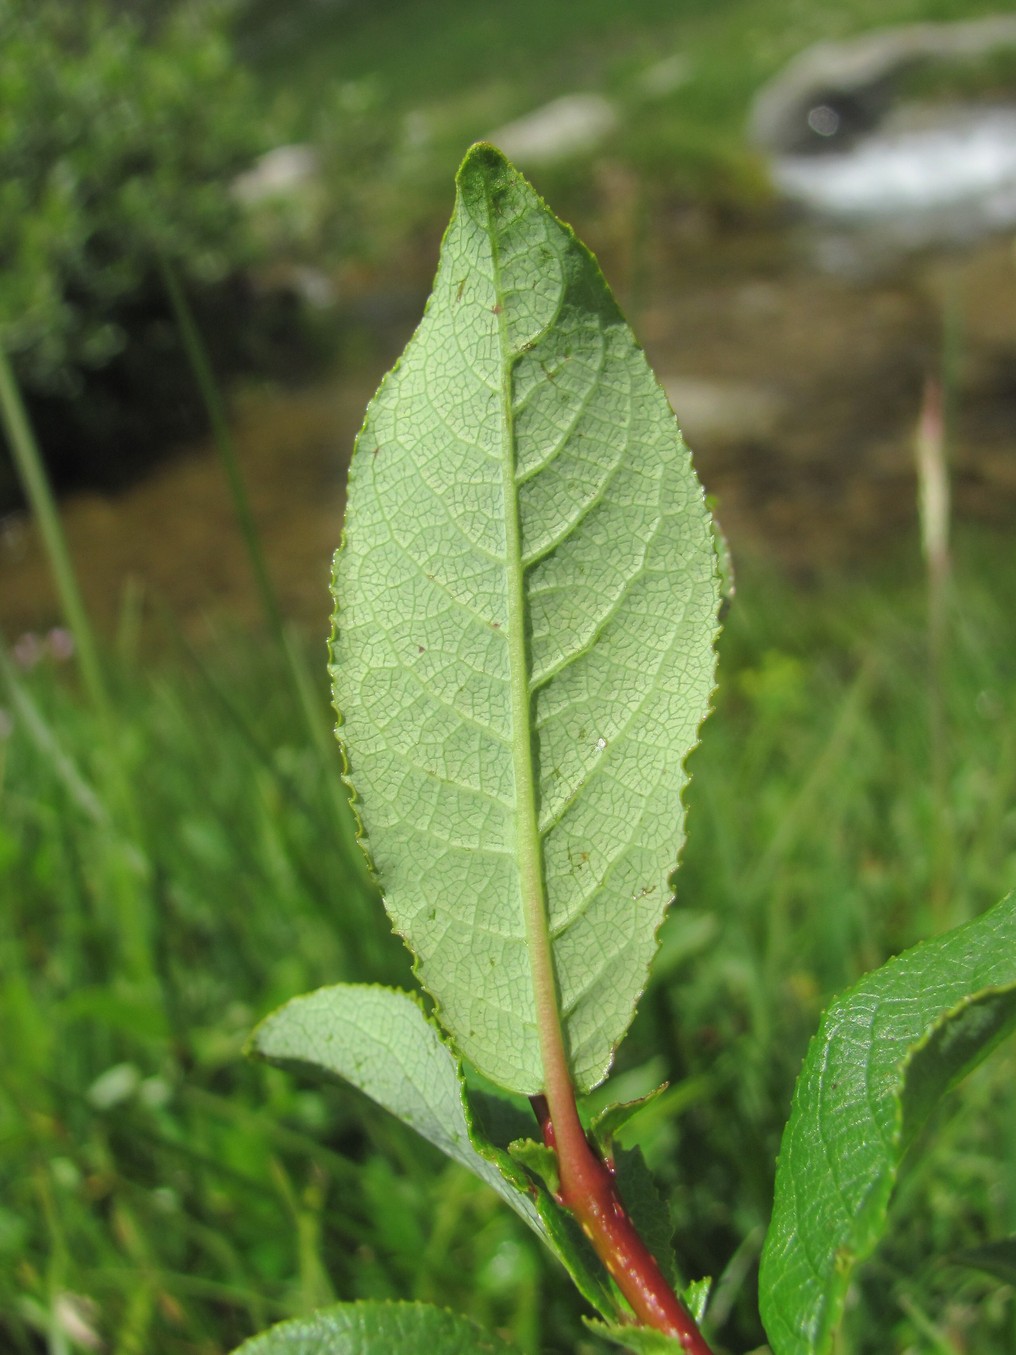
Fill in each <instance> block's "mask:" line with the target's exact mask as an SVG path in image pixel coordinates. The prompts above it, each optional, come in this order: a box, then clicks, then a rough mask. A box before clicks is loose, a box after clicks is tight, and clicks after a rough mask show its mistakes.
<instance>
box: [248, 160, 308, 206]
mask: <svg viewBox="0 0 1016 1355" xmlns="http://www.w3.org/2000/svg"><path fill="white" fill-rule="evenodd" d="M319 168H320V165H319V163H318V156H317V152H316V151H315V150H314V148H313V146H303V145H292V146H276V147H275V149H274V150H270V151H266V152H265V154H264V155H262V156H261V157H260V158H259V159H258V160H256V161H255V163H254V164H253V166H252V167H251V168H250V169H248V170H246V171H245V172H244V173H243V174H240V175H238V177H237V178H235V179H234V180H233V196H234V197H235V198H237V199H238V200H239V201H240V202H242V203H244V205H245V206H247V207H253V206H255V205H256V204H257V203H259V202H265V201H266V200H267V199H270V198H285V197H291V196H292V195H293V194H295V193H299V192H300V191H301V190H302V189H304V188H306V187H307V186H308V185H309V184H313V183H314V182H315V181H316V179H317V176H318V170H319Z"/></svg>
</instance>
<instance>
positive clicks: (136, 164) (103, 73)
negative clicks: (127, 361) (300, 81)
mask: <svg viewBox="0 0 1016 1355" xmlns="http://www.w3.org/2000/svg"><path fill="white" fill-rule="evenodd" d="M144 12H145V11H144V7H142V8H141V10H140V17H139V11H138V10H137V9H133V8H132V9H131V10H130V11H121V10H118V9H115V8H113V7H111V6H110V5H109V4H108V3H103V2H101V0H84V3H80V4H75V5H73V6H70V5H65V4H60V3H45V0H44V2H43V3H41V4H36V5H29V4H27V3H24V0H0V259H2V260H3V268H2V270H0V341H2V342H3V343H4V345H5V347H6V348H7V350H8V352H9V353H10V354H11V355H12V358H13V360H14V363H15V366H16V369H17V371H18V375H19V377H20V379H21V381H22V382H23V383H24V384H25V386H26V387H27V388H28V389H29V390H30V391H33V392H36V393H41V394H45V395H50V396H53V395H55V396H62V397H74V396H75V395H77V394H79V393H80V392H81V390H82V389H83V387H84V384H85V380H86V377H87V375H88V373H89V372H91V371H95V370H97V369H101V368H103V367H105V366H107V365H108V364H109V363H110V362H111V361H113V360H114V359H115V358H116V357H117V356H118V355H119V354H120V353H121V352H122V351H123V349H124V348H125V346H126V344H127V342H128V339H129V332H128V331H129V327H130V319H129V315H130V313H131V312H132V310H134V311H136V310H138V309H140V308H143V307H144V305H145V304H146V303H147V302H150V300H151V298H152V296H153V295H155V294H156V288H157V287H158V267H159V260H160V259H162V260H165V261H166V262H168V263H169V264H170V265H171V266H172V267H173V268H174V270H176V272H177V273H178V275H179V276H181V277H182V278H183V279H184V280H185V281H193V282H199V283H202V284H207V283H211V282H217V281H221V280H222V279H224V278H225V277H227V276H228V275H229V274H230V273H231V272H233V271H234V270H236V269H237V268H238V266H239V265H241V264H242V263H244V262H245V261H246V260H247V259H248V257H249V251H250V248H251V247H250V244H249V242H248V240H247V238H246V236H245V231H244V228H243V221H242V218H241V214H240V210H239V207H238V205H237V204H236V203H235V202H234V201H233V200H232V198H231V196H230V192H229V183H230V180H231V178H232V177H233V176H234V175H235V174H236V173H237V172H238V171H239V170H240V169H242V168H243V167H244V166H245V165H247V164H249V162H250V161H251V159H252V158H253V157H254V156H255V155H256V154H257V152H258V151H260V150H263V149H264V137H265V133H266V128H265V122H264V119H263V117H262V116H261V115H260V110H259V108H258V105H257V102H256V99H255V95H254V90H253V86H252V84H251V82H250V80H249V79H248V78H247V76H246V74H245V73H244V72H243V71H242V70H241V69H240V68H239V67H238V66H237V65H236V63H235V62H234V60H233V57H232V51H231V45H230V42H229V36H228V28H227V18H228V12H227V10H226V9H225V8H224V7H223V6H222V5H219V4H208V3H204V4H201V5H200V6H194V5H187V4H185V5H179V6H175V7H167V12H166V13H165V14H164V16H163V17H162V18H161V19H160V20H158V21H156V20H153V19H151V18H149V19H148V21H147V22H146V21H145V18H144V17H143V16H144Z"/></svg>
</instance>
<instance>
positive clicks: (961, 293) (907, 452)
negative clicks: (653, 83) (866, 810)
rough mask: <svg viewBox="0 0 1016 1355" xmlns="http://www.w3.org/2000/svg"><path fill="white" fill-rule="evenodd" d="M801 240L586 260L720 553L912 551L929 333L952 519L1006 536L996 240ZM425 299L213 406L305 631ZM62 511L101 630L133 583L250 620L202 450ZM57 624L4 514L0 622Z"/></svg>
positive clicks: (38, 571) (1009, 496)
mask: <svg viewBox="0 0 1016 1355" xmlns="http://www.w3.org/2000/svg"><path fill="white" fill-rule="evenodd" d="M593 243H594V246H595V245H596V244H597V243H598V242H596V241H594V242H593ZM807 249H808V245H807V241H802V239H801V238H799V237H797V236H795V235H794V234H793V233H791V232H788V231H787V230H785V229H781V230H779V231H777V230H769V229H761V230H760V229H758V228H755V229H752V230H750V231H728V232H727V234H726V238H720V239H717V238H716V235H715V233H714V232H707V231H705V230H700V229H698V228H697V226H696V224H695V223H694V222H691V223H689V222H688V221H675V222H674V223H672V228H671V229H669V230H667V229H664V230H662V231H661V232H659V234H658V235H657V238H656V240H655V244H654V245H653V248H652V252H651V257H649V258H643V259H641V260H640V261H639V273H640V276H644V277H650V278H652V279H653V284H652V286H651V287H649V288H644V289H643V290H642V293H641V295H639V296H636V295H633V294H632V293H633V290H634V289H632V288H627V287H626V282H625V277H626V272H627V269H626V261H625V258H624V254H623V251H618V250H614V249H612V246H611V243H610V242H609V241H607V242H603V245H602V258H603V262H604V267H605V271H606V272H607V275H608V276H609V277H613V278H614V279H615V280H617V279H620V284H619V286H618V292H619V299H620V301H621V303H622V305H623V306H625V307H626V309H628V311H629V314H630V315H631V317H632V319H633V323H634V324H635V327H636V329H637V331H638V333H639V335H640V337H641V338H642V340H643V342H644V343H645V346H646V350H647V353H648V356H649V359H650V361H651V362H652V364H653V366H654V368H655V369H656V371H657V373H658V374H659V376H660V378H661V380H662V381H663V383H664V385H665V386H666V387H667V389H668V392H669V393H670V394H671V396H672V402H673V403H674V404H675V407H676V409H677V413H678V417H679V419H680V420H681V421H682V423H683V427H684V430H685V433H686V436H687V438H688V441H689V442H690V443H691V445H692V446H693V448H694V450H695V454H696V460H697V464H698V467H699V471H700V474H701V475H702V478H703V480H704V482H705V484H706V488H707V490H708V492H709V493H710V494H711V495H713V496H715V498H716V499H717V501H718V506H719V514H720V517H721V520H722V522H723V525H724V528H725V530H726V533H727V535H728V537H729V538H730V540H731V541H732V542H733V543H734V549H735V556H736V555H737V554H738V553H743V554H765V555H768V556H770V557H773V558H775V559H777V560H778V561H779V562H781V563H782V564H784V565H786V566H787V567H788V568H790V569H792V570H793V571H795V572H797V573H800V574H802V575H804V576H807V575H808V574H809V573H813V572H824V571H827V570H829V569H844V570H846V569H850V568H851V567H853V566H854V565H856V564H857V563H858V562H859V561H862V560H866V559H870V558H871V557H872V556H875V555H878V554H879V553H880V552H884V551H886V550H887V548H889V547H893V546H895V544H896V543H898V541H899V538H900V537H901V535H910V536H913V539H914V542H915V549H916V541H917V536H916V517H917V508H916V486H915V473H914V469H913V443H914V429H915V425H916V421H917V417H918V412H919V408H920V403H921V395H922V389H923V386H924V383H925V380H926V378H927V377H929V376H932V375H935V374H937V373H938V372H939V371H940V370H941V367H942V354H943V333H944V330H948V332H949V333H950V334H952V335H953V336H954V338H955V351H956V353H957V361H956V364H955V368H954V375H953V377H952V378H950V387H949V405H950V407H951V409H952V411H953V419H952V428H951V432H950V449H949V453H950V460H951V465H952V476H953V498H954V511H955V516H956V518H957V519H960V520H963V521H966V522H973V523H981V524H984V525H985V526H986V527H993V528H1002V529H1003V530H1006V529H1011V528H1012V527H1013V526H1014V525H1016V255H1014V252H1013V247H1012V243H1011V241H1008V240H996V241H994V242H992V243H988V244H986V245H983V246H981V247H980V248H979V249H977V250H976V251H974V252H970V253H965V254H955V255H952V256H947V257H938V258H935V259H926V260H924V261H922V262H918V263H913V262H911V263H908V264H907V265H906V266H903V265H898V266H894V267H892V268H891V269H883V270H882V271H881V272H880V273H878V274H875V273H872V274H871V275H869V276H868V277H866V278H859V277H857V276H852V277H850V278H844V277H835V276H831V275H829V274H823V273H821V272H818V271H817V270H816V269H814V268H812V267H811V266H810V265H809V263H808V254H807ZM425 293H426V286H425V285H424V284H423V283H421V285H420V289H419V296H418V304H413V298H412V297H410V298H409V300H408V303H407V301H406V299H405V298H402V299H400V304H399V307H398V308H397V309H398V311H399V316H398V318H397V319H396V322H395V324H394V325H391V324H389V330H390V336H389V339H388V340H387V341H385V342H384V343H382V344H381V346H380V349H381V351H378V350H377V349H375V352H376V353H377V356H376V359H374V360H372V361H370V362H365V363H364V364H363V366H362V367H361V368H360V369H358V370H357V371H356V372H355V373H352V374H351V373H350V372H349V371H348V370H347V371H345V372H336V373H333V374H331V375H328V376H326V377H325V378H324V379H321V380H319V381H317V382H315V384H314V385H313V386H312V387H309V388H304V389H298V390H293V389H282V388H273V387H269V386H261V387H257V388H248V389H246V390H243V391H240V392H236V393H234V396H233V399H232V423H233V435H234V437H235V440H236V445H237V448H238V453H239V455H240V458H241V461H242V466H243V470H244V474H245V476H246V479H247V483H248V487H249V493H250V498H251V503H252V507H253V511H254V515H255V518H256V521H257V524H258V528H259V531H260V533H261V535H262V540H263V545H264V549H265V552H266V555H267V558H268V562H269V567H270V569H271V572H272V575H273V578H274V579H275V581H276V584H277V587H278V590H279V594H280V600H281V605H282V608H283V611H284V613H285V614H286V615H287V616H289V617H291V618H293V619H294V620H295V621H296V622H298V623H299V624H301V625H304V626H306V627H309V628H311V629H312V630H315V631H318V632H320V634H321V635H322V636H323V635H324V634H326V632H327V627H328V613H329V602H328V596H327V579H328V571H329V564H330V557H331V553H332V551H333V549H334V547H335V545H336V544H337V542H338V539H339V532H340V527H341V516H342V506H343V480H344V473H345V467H346V464H347V461H348V457H349V454H350V451H351V448H352V443H353V439H354V437H355V434H356V431H357V429H358V427H359V424H360V422H361V420H362V417H363V409H364V406H365V404H366V402H367V400H368V399H369V397H370V395H371V394H372V393H373V390H374V389H375V387H376V385H377V382H378V380H379V379H380V377H381V375H382V373H383V371H384V370H385V369H386V367H387V366H388V365H390V362H391V360H392V359H393V358H394V356H395V353H396V352H397V351H398V348H399V347H401V345H402V343H404V342H405V340H406V339H407V338H408V336H409V334H410V332H411V330H412V327H413V325H414V323H415V318H416V315H418V313H419V308H420V307H421V306H422V302H423V299H424V296H425ZM626 293H627V294H626ZM383 300H384V299H383V298H381V303H382V309H383ZM389 320H390V316H389ZM389 349H390V351H388V350H389ZM63 517H64V524H65V527H66V531H67V534H68V537H69V541H70V547H71V551H72V553H73V558H74V560H75V563H76V566H77V568H78V571H79V574H80V578H81V583H82V587H83V590H84V593H85V596H86V601H87V603H88V605H89V607H90V609H91V611H92V613H93V615H94V617H95V618H96V620H97V622H98V623H99V625H100V626H101V628H102V629H103V630H104V631H105V632H106V633H107V634H112V633H113V632H114V631H115V628H116V625H117V622H118V618H120V617H121V616H122V614H123V612H124V608H125V607H132V606H137V605H138V603H139V600H140V605H141V608H142V612H143V613H144V614H145V615H146V616H149V617H151V618H153V620H154V619H156V618H157V617H159V616H160V615H164V614H165V613H166V612H169V613H170V614H172V616H173V617H174V618H175V624H176V625H178V626H179V627H180V628H181V629H182V631H183V632H184V633H185V634H186V635H187V636H188V637H189V638H191V639H193V640H197V641H199V642H200V641H201V640H202V639H203V638H206V637H208V636H209V635H211V634H213V633H215V631H216V630H217V628H219V627H220V626H221V625H223V624H227V623H229V624H233V623H235V624H238V625H240V626H244V627H246V626H248V625H253V624H256V622H257V621H258V619H259V610H258V605H257V601H256V595H255V591H254V588H253V586H252V582H251V571H250V568H249V565H248V563H247V560H246V557H245V554H244V550H243V546H242V541H241V537H240V534H239V532H238V530H237V528H236V525H235V520H234V514H233V509H232V505H231V502H230V499H229V495H228V493H227V490H226V486H225V480H224V476H223V473H222V470H221V467H220V464H219V462H218V460H217V457H216V455H215V452H214V449H213V447H212V445H211V444H210V443H208V444H205V443H202V444H199V445H196V446H193V447H190V448H188V449H186V450H185V451H183V452H181V454H180V455H179V456H178V457H176V458H175V459H174V460H173V461H172V462H170V463H167V464H163V465H161V466H160V467H158V468H157V469H156V470H155V471H154V472H153V473H152V474H151V475H150V476H149V477H148V478H147V479H145V480H144V481H143V482H142V483H139V484H137V485H135V486H133V487H132V488H130V489H129V490H126V491H124V492H121V493H119V494H113V495H96V494H81V495H77V496H74V497H72V498H68V499H67V500H66V501H65V503H64V505H63ZM58 619H59V609H58V606H57V603H56V599H55V596H54V592H53V589H52V586H51V584H50V579H49V573H48V569H47V566H46V562H45V559H44V557H43V553H42V550H41V546H40V543H39V541H38V538H37V535H36V533H35V530H34V527H33V526H32V524H31V523H30V521H28V520H27V518H25V517H24V516H23V515H14V516H10V517H8V518H7V519H5V520H3V522H2V523H0V625H2V627H3V630H4V633H5V634H6V635H7V636H8V638H12V637H16V636H17V635H19V634H20V633H22V632H24V631H40V630H44V629H46V628H47V627H49V626H50V625H53V624H55V623H56V622H57V621H58ZM151 629H152V630H153V631H157V630H158V629H159V627H158V626H153V627H151Z"/></svg>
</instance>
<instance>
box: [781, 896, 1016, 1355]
mask: <svg viewBox="0 0 1016 1355" xmlns="http://www.w3.org/2000/svg"><path fill="white" fill-rule="evenodd" d="M1014 1028H1016V893H1013V894H1010V895H1009V896H1008V897H1007V898H1005V899H1003V900H1002V902H1001V903H999V904H997V905H996V907H994V908H993V909H991V910H990V911H989V912H988V913H986V914H984V916H982V917H980V918H976V919H975V920H974V921H973V922H970V923H967V924H966V925H965V926H963V927H958V928H956V929H955V930H954V931H951V932H948V933H947V934H946V935H944V936H941V937H938V938H936V939H935V940H932V941H927V942H925V943H923V944H922V945H919V946H916V947H914V949H913V950H909V951H907V952H906V953H905V954H904V955H901V956H898V957H897V958H896V959H894V960H890V961H889V963H888V964H886V965H883V967H882V968H881V969H878V970H876V971H875V972H874V973H873V974H869V975H868V976H867V977H866V978H864V979H862V980H861V981H860V983H858V984H856V985H855V986H854V987H853V988H852V989H851V990H850V991H849V992H848V993H846V994H845V995H844V996H843V997H841V998H839V999H838V1000H837V1001H836V1002H834V1003H833V1005H832V1006H831V1007H830V1008H829V1010H828V1011H827V1012H826V1014H825V1016H824V1018H823V1020H822V1025H821V1027H820V1029H819V1031H818V1034H817V1035H816V1036H815V1038H814V1040H813V1041H812V1044H811V1047H810V1048H809V1050H808V1055H807V1057H806V1059H805V1063H804V1068H803V1070H802V1072H801V1076H800V1077H799V1079H798V1083H797V1089H796V1091H795V1093H794V1104H793V1109H792V1111H791V1116H790V1121H789V1123H788V1124H787V1128H786V1130H785V1131H784V1136H783V1144H782V1147H781V1150H780V1159H779V1166H778V1170H777V1176H776V1198H775V1203H774V1209H773V1218H772V1222H771V1224H770V1227H769V1232H768V1234H767V1237H766V1242H765V1247H764V1250H763V1253H762V1263H761V1275H760V1281H759V1288H760V1299H761V1310H762V1319H763V1322H764V1324H765V1328H766V1332H767V1334H768V1336H769V1340H770V1344H771V1345H772V1348H773V1351H774V1352H775V1355H804V1353H805V1352H807V1355H824V1353H825V1352H827V1351H829V1350H830V1349H831V1347H832V1340H833V1335H834V1333H835V1330H836V1327H837V1325H838V1323H839V1320H840V1318H841V1316H842V1312H843V1305H844V1301H845V1297H846V1293H847V1288H848V1285H849V1283H850V1277H851V1274H852V1272H853V1269H854V1267H855V1265H856V1264H857V1263H858V1262H859V1261H862V1260H864V1258H865V1257H867V1256H868V1255H870V1253H871V1252H872V1251H873V1250H874V1248H875V1246H876V1244H877V1242H878V1240H879V1238H880V1237H881V1235H882V1233H883V1232H884V1230H885V1226H886V1214H887V1209H888V1204H889V1197H890V1195H891V1192H892V1188H893V1185H894V1183H895V1180H896V1174H897V1171H898V1168H899V1164H900V1160H901V1158H902V1156H903V1153H904V1152H905V1150H906V1147H907V1145H908V1144H909V1143H910V1142H911V1141H912V1139H913V1136H914V1134H915V1133H916V1131H917V1130H918V1129H919V1128H920V1125H921V1123H922V1122H923V1120H924V1119H925V1117H926V1116H927V1114H928V1113H929V1111H930V1110H931V1109H932V1107H933V1105H934V1102H935V1101H936V1100H937V1099H938V1098H939V1097H940V1096H942V1095H943V1094H944V1093H945V1092H946V1091H948V1090H949V1089H950V1088H951V1087H952V1086H954V1085H955V1083H956V1082H957V1081H958V1080H959V1079H960V1077H962V1076H963V1075H964V1074H965V1073H967V1072H969V1071H970V1069H971V1068H972V1067H974V1066H975V1065H976V1064H977V1063H979V1062H980V1061H981V1059H982V1058H984V1057H985V1056H986V1055H987V1053H989V1052H990V1050H991V1049H993V1048H994V1047H995V1045H996V1044H998V1042H999V1041H1000V1040H1001V1039H1002V1038H1003V1037H1004V1036H1005V1035H1006V1034H1008V1033H1010V1032H1011V1031H1012V1030H1013V1029H1014Z"/></svg>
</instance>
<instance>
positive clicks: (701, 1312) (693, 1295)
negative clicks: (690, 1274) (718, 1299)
mask: <svg viewBox="0 0 1016 1355" xmlns="http://www.w3.org/2000/svg"><path fill="white" fill-rule="evenodd" d="M712 1292H713V1277H712V1276H711V1275H705V1276H703V1278H702V1279H701V1280H692V1282H691V1284H690V1285H688V1287H687V1289H685V1291H684V1293H683V1294H682V1295H681V1298H682V1299H683V1301H684V1305H685V1307H686V1308H687V1309H688V1311H689V1313H691V1315H692V1317H693V1318H694V1319H695V1321H696V1322H697V1323H698V1324H699V1326H701V1325H702V1323H703V1322H704V1321H705V1317H706V1308H707V1307H708V1306H709V1296H710V1294H712Z"/></svg>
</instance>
